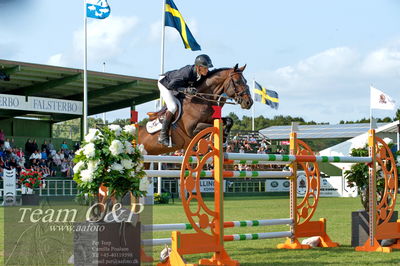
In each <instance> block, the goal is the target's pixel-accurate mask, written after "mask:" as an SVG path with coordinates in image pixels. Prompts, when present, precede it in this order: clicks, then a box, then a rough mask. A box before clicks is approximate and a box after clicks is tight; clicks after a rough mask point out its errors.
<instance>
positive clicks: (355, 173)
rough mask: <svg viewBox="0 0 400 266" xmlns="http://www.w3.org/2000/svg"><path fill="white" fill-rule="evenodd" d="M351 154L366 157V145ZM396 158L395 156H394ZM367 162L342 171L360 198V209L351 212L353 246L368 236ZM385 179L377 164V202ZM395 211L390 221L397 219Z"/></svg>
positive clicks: (362, 241) (359, 243) (389, 140)
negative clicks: (361, 207) (355, 188)
mask: <svg viewBox="0 0 400 266" xmlns="http://www.w3.org/2000/svg"><path fill="white" fill-rule="evenodd" d="M384 141H385V142H386V143H387V144H388V146H389V147H391V146H393V143H391V139H389V138H385V139H384ZM350 155H351V156H354V157H367V156H369V155H368V146H365V147H363V148H355V149H352V151H351V154H350ZM395 158H396V156H395ZM368 170H369V167H368V164H367V163H356V164H353V165H352V166H351V168H350V170H346V171H345V172H344V177H345V178H346V179H347V182H348V185H349V187H354V186H356V187H357V192H358V195H359V197H360V200H361V205H362V206H363V209H362V210H358V211H354V212H352V214H351V220H352V236H351V245H352V246H353V247H356V246H361V245H363V244H364V243H365V241H367V239H368V236H369V216H368V213H369V184H368V180H369V176H368ZM384 186H385V180H384V178H383V177H382V170H381V169H380V167H379V166H378V167H377V169H376V199H377V201H378V202H379V201H380V199H381V198H382V196H383V193H384ZM397 217H398V213H397V211H395V212H393V215H392V217H391V220H390V221H391V222H394V221H396V220H397Z"/></svg>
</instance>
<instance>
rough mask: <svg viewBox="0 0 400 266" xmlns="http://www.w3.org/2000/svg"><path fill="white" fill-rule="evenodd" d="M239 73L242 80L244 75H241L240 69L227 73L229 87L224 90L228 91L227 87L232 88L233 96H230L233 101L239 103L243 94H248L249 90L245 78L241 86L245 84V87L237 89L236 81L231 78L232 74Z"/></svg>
mask: <svg viewBox="0 0 400 266" xmlns="http://www.w3.org/2000/svg"><path fill="white" fill-rule="evenodd" d="M236 74H237V75H240V77H241V80H243V79H244V77H243V74H242V72H241V71H237V72H235V71H234V72H232V73H230V74H229V79H230V80H229V84H230V85H229V88H228V89H227V90H226V91H227V92H228V90H229V89H233V97H231V98H233V99H234V100H235V102H236V103H237V104H241V103H242V101H243V98H242V97H243V95H246V94H247V95H250V91H249V86H248V85H247V84H246V80H244V82H243V86H245V87H246V88H245V89H244V90H241V91H240V90H239V89H238V87H237V85H236V82H235V80H234V79H233V76H234V75H236Z"/></svg>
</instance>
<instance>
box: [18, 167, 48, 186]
mask: <svg viewBox="0 0 400 266" xmlns="http://www.w3.org/2000/svg"><path fill="white" fill-rule="evenodd" d="M18 183H19V184H21V187H25V188H30V189H35V188H41V187H42V186H43V177H42V173H40V172H38V171H34V170H31V169H27V170H24V171H22V172H21V174H20V177H19V181H18Z"/></svg>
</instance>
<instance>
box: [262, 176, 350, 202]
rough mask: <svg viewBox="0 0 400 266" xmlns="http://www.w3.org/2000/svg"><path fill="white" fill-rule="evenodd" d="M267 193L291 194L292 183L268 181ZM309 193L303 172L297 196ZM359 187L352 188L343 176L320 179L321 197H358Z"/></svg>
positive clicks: (279, 180)
mask: <svg viewBox="0 0 400 266" xmlns="http://www.w3.org/2000/svg"><path fill="white" fill-rule="evenodd" d="M265 182H266V183H265V190H266V192H289V191H290V181H289V180H287V179H267V180H266V181H265ZM306 193H307V179H306V175H305V173H304V172H303V171H299V172H298V174H297V196H298V197H304V195H305V194H306ZM356 196H357V187H353V188H350V187H349V186H348V184H347V182H346V180H345V179H344V178H343V177H342V176H331V177H328V178H321V179H320V197H356Z"/></svg>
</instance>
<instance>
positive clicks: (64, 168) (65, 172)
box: [61, 159, 69, 177]
mask: <svg viewBox="0 0 400 266" xmlns="http://www.w3.org/2000/svg"><path fill="white" fill-rule="evenodd" d="M68 170H69V163H68V161H67V159H63V160H62V162H61V175H62V176H63V177H67V176H68Z"/></svg>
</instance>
